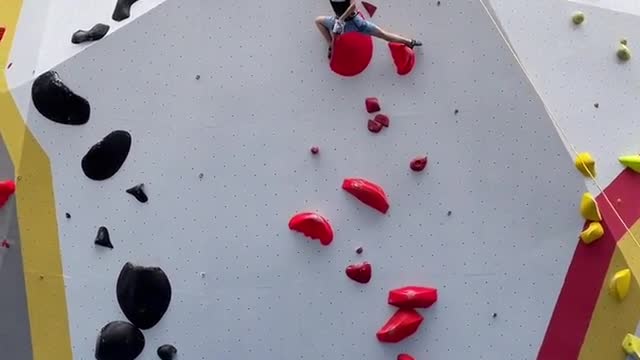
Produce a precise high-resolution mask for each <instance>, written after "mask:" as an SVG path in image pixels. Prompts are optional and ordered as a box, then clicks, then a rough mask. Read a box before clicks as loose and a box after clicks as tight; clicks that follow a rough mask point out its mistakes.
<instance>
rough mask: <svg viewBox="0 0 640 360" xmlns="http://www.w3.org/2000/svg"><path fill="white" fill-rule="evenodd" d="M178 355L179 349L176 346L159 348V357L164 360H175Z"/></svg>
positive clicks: (166, 345) (167, 345)
mask: <svg viewBox="0 0 640 360" xmlns="http://www.w3.org/2000/svg"><path fill="white" fill-rule="evenodd" d="M177 354H178V349H176V347H175V346H173V345H169V344H165V345H162V346H160V347H159V348H158V356H159V357H160V359H162V360H173V359H174V358H175V357H176V355H177Z"/></svg>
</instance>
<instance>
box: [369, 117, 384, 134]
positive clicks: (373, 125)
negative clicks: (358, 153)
mask: <svg viewBox="0 0 640 360" xmlns="http://www.w3.org/2000/svg"><path fill="white" fill-rule="evenodd" d="M367 129H369V131H371V132H372V133H374V134H377V133H379V132H380V130H382V124H380V123H379V122H377V121H374V120H371V119H369V121H367Z"/></svg>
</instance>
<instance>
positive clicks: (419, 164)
mask: <svg viewBox="0 0 640 360" xmlns="http://www.w3.org/2000/svg"><path fill="white" fill-rule="evenodd" d="M409 167H410V168H411V170H413V171H422V170H424V168H426V167H427V157H426V156H418V157H416V158H414V159H413V160H411V164H410V165H409Z"/></svg>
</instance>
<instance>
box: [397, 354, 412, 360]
mask: <svg viewBox="0 0 640 360" xmlns="http://www.w3.org/2000/svg"><path fill="white" fill-rule="evenodd" d="M398 360H416V359H415V358H414V357H413V356H411V355H409V354H399V355H398Z"/></svg>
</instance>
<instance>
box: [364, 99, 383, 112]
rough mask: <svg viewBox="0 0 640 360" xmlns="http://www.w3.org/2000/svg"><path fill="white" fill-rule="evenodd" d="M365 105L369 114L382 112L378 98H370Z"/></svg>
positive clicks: (365, 101)
mask: <svg viewBox="0 0 640 360" xmlns="http://www.w3.org/2000/svg"><path fill="white" fill-rule="evenodd" d="M364 105H365V107H366V108H367V112H368V113H369V114H372V113H374V112H378V111H380V102H379V101H378V98H376V97H368V98H366V99H364Z"/></svg>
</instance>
